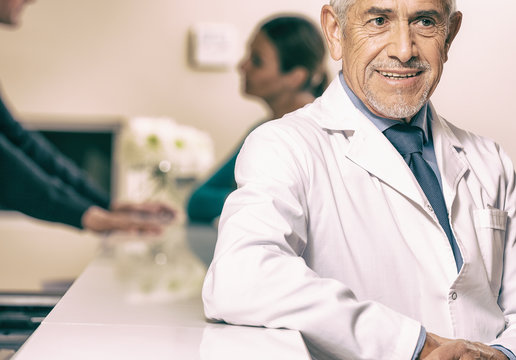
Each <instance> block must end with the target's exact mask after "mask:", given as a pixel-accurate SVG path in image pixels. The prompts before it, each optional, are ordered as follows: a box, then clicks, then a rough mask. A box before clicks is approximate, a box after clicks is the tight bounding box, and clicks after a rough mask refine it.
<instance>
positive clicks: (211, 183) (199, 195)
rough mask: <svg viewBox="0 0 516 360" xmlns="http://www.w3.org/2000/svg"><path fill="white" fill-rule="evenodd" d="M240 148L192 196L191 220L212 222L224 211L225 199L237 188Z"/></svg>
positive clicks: (188, 206)
mask: <svg viewBox="0 0 516 360" xmlns="http://www.w3.org/2000/svg"><path fill="white" fill-rule="evenodd" d="M239 150H240V147H239V148H238V150H237V151H236V152H235V153H234V154H233V156H231V158H229V159H228V160H227V161H226V162H225V163H224V164H223V165H222V166H221V167H220V168H219V169H218V170H217V171H216V172H215V174H214V175H212V176H211V177H210V178H209V179H208V180H207V181H206V182H204V183H203V184H201V186H199V187H198V188H197V189H196V190H195V191H194V192H193V193H192V195H191V196H190V199H189V200H188V204H187V208H186V211H187V214H188V218H189V219H190V220H191V221H199V222H211V221H213V219H215V218H216V217H217V216H219V215H220V213H221V212H222V207H223V206H224V201H225V200H226V198H227V197H228V195H229V194H230V193H231V192H232V191H233V190H235V189H236V183H235V161H236V158H237V155H238V152H239Z"/></svg>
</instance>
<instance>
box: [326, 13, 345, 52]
mask: <svg viewBox="0 0 516 360" xmlns="http://www.w3.org/2000/svg"><path fill="white" fill-rule="evenodd" d="M321 27H322V30H323V34H324V37H325V38H326V45H328V50H329V51H330V55H331V57H332V59H333V60H336V61H338V60H340V59H341V58H342V36H343V29H341V26H340V22H339V18H338V16H337V14H336V13H335V10H333V7H331V6H330V5H324V6H323V7H322V9H321Z"/></svg>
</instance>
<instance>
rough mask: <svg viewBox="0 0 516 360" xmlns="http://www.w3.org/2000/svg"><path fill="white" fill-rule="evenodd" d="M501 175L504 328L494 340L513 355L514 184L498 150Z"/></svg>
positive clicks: (509, 167)
mask: <svg viewBox="0 0 516 360" xmlns="http://www.w3.org/2000/svg"><path fill="white" fill-rule="evenodd" d="M499 152H500V163H501V164H502V167H503V172H502V174H503V176H501V177H500V184H499V193H500V194H501V198H500V200H499V202H500V204H499V206H498V207H499V208H500V209H501V210H503V211H505V212H506V213H507V223H506V230H505V244H504V264H503V275H502V286H501V289H500V295H499V298H498V303H499V305H500V308H501V309H502V311H503V312H504V316H505V323H506V327H505V330H504V331H503V332H502V333H501V334H500V335H499V336H498V337H497V339H496V340H493V341H492V342H491V343H492V344H499V345H502V346H504V347H505V348H507V349H509V350H511V351H512V352H513V354H516V188H515V187H516V183H515V173H514V167H513V164H512V161H511V159H510V158H509V156H508V155H507V154H505V152H504V151H503V150H502V149H500V150H499Z"/></svg>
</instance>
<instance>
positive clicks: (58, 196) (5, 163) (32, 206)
mask: <svg viewBox="0 0 516 360" xmlns="http://www.w3.org/2000/svg"><path fill="white" fill-rule="evenodd" d="M0 204H1V205H2V206H4V207H6V208H8V209H11V210H17V211H20V212H22V213H24V214H26V215H29V216H32V217H35V218H38V219H41V220H47V221H53V222H60V223H64V224H67V225H71V226H74V227H76V228H82V216H83V214H84V212H85V211H86V210H87V209H88V208H89V207H91V206H93V205H94V203H93V202H92V201H89V200H87V199H84V198H82V197H81V196H79V195H78V194H77V193H76V192H75V191H74V190H73V189H71V188H70V187H69V186H67V185H66V184H64V183H63V182H61V181H60V180H59V179H57V178H52V177H50V176H48V175H47V174H46V173H45V172H44V171H42V170H41V169H40V168H39V166H38V165H37V164H36V163H35V162H34V161H32V159H30V158H28V157H27V156H26V154H25V153H24V152H23V151H21V150H20V149H18V148H17V147H16V146H14V145H13V144H12V143H11V142H10V141H9V140H8V139H6V137H5V136H4V135H3V134H2V133H0Z"/></svg>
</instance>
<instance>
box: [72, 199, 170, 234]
mask: <svg viewBox="0 0 516 360" xmlns="http://www.w3.org/2000/svg"><path fill="white" fill-rule="evenodd" d="M112 209H113V210H112V211H108V210H104V209H102V208H100V207H97V206H92V207H90V208H89V209H88V210H87V211H86V212H85V213H84V215H83V216H82V225H83V227H84V228H85V229H88V230H91V231H94V232H111V231H125V232H130V233H138V234H150V235H158V234H160V233H161V232H162V231H163V227H164V226H165V225H166V224H168V223H170V222H171V221H172V220H173V219H175V218H176V215H177V212H176V211H175V210H174V209H172V208H171V207H169V206H167V205H164V204H160V203H142V204H129V203H128V204H116V205H114V206H113V207H112Z"/></svg>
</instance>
